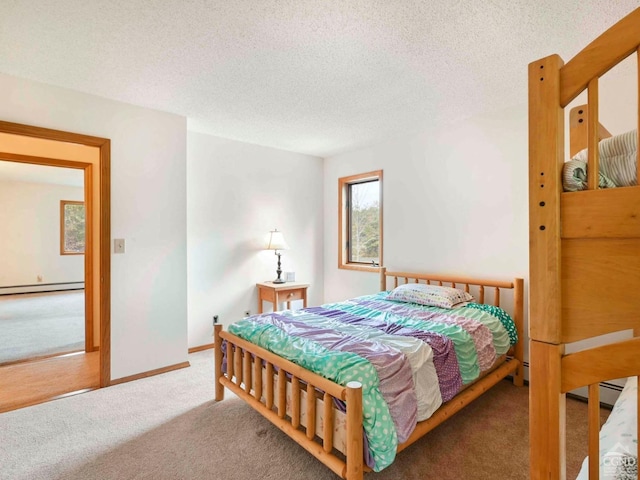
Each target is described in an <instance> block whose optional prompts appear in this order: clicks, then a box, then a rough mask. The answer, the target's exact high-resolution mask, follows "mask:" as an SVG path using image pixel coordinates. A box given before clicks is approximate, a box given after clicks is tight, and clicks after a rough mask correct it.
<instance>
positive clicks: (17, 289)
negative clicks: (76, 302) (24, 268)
mask: <svg viewBox="0 0 640 480" xmlns="http://www.w3.org/2000/svg"><path fill="white" fill-rule="evenodd" d="M82 289H84V282H83V281H82V282H58V283H34V284H33V285H13V286H8V287H0V295H16V294H21V293H45V292H59V291H64V290H82Z"/></svg>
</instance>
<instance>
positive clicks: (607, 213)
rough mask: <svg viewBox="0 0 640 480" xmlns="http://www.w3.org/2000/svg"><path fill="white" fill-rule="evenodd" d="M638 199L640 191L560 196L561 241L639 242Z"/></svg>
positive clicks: (624, 190) (629, 190)
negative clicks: (593, 239)
mask: <svg viewBox="0 0 640 480" xmlns="http://www.w3.org/2000/svg"><path fill="white" fill-rule="evenodd" d="M639 151H640V149H639ZM638 198H640V187H625V188H612V189H601V190H589V191H583V192H567V193H563V194H562V199H561V221H562V238H640V201H638Z"/></svg>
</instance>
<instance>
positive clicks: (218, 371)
mask: <svg viewBox="0 0 640 480" xmlns="http://www.w3.org/2000/svg"><path fill="white" fill-rule="evenodd" d="M221 331H222V325H221V324H219V323H218V324H216V325H214V326H213V338H214V341H213V355H214V362H215V392H216V402H220V401H222V400H224V385H222V384H221V383H220V377H221V376H222V338H220V332H221Z"/></svg>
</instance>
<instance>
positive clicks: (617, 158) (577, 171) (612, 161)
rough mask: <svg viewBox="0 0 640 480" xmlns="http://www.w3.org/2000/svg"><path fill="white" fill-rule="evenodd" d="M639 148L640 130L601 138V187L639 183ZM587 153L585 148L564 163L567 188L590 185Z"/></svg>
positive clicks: (627, 185) (569, 190) (573, 188)
mask: <svg viewBox="0 0 640 480" xmlns="http://www.w3.org/2000/svg"><path fill="white" fill-rule="evenodd" d="M637 151H638V131H637V130H632V131H630V132H627V133H623V134H621V135H616V136H613V137H610V138H605V139H604V140H602V141H600V143H599V144H598V152H599V155H600V172H599V186H600V188H613V187H629V186H631V185H637V184H638V180H637V178H638V173H637V171H636V170H637ZM587 155H588V151H587V149H586V148H585V149H584V150H582V151H580V152H578V153H577V154H576V155H575V156H574V157H573V158H572V159H571V160H569V161H568V162H566V163H565V164H564V169H563V174H562V180H563V186H564V191H565V192H576V191H578V190H586V189H587Z"/></svg>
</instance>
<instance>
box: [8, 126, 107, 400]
mask: <svg viewBox="0 0 640 480" xmlns="http://www.w3.org/2000/svg"><path fill="white" fill-rule="evenodd" d="M0 159H2V160H3V161H8V162H12V163H15V164H21V165H23V166H24V165H36V166H38V165H39V166H47V167H58V168H57V170H66V169H74V170H75V171H78V172H80V175H81V176H82V178H83V182H84V186H83V188H82V191H83V199H82V201H83V203H84V215H85V224H86V227H85V232H84V235H85V238H84V241H85V245H84V249H85V251H84V254H82V255H80V254H79V253H80V252H74V253H76V254H78V255H77V256H78V257H79V258H80V259H81V263H82V271H83V273H84V278H83V281H84V302H83V303H84V305H83V307H81V310H83V311H84V327H85V328H84V348H83V349H82V350H81V351H80V352H78V353H71V354H69V353H66V354H64V353H65V352H60V353H59V354H56V353H55V352H54V353H53V354H52V355H53V356H47V355H46V354H45V357H46V358H37V356H36V357H35V358H34V359H33V360H31V361H27V362H23V363H18V364H13V365H6V366H2V367H0V379H1V380H2V382H1V383H3V386H5V385H7V388H5V389H3V392H0V411H5V410H10V409H13V408H19V407H21V406H26V405H30V404H34V403H40V402H41V401H46V400H50V399H52V398H57V397H59V396H60V395H67V394H69V393H72V392H76V391H79V390H85V389H90V388H97V387H105V386H108V385H109V384H110V380H111V379H110V364H111V357H110V249H109V244H110V179H109V177H110V141H109V140H108V139H104V138H99V137H92V136H87V135H80V134H74V133H69V132H62V131H58V130H51V129H44V128H39V127H32V126H27V125H20V124H14V123H9V122H1V121H0ZM59 167H64V169H60V168H59ZM68 200H72V201H75V203H76V204H77V203H78V202H79V201H78V200H74V199H68ZM59 208H60V218H62V219H64V204H63V203H62V202H60V207H59ZM76 213H77V212H76ZM76 220H77V219H76ZM61 228H62V229H63V230H64V225H61ZM77 233H78V232H76V234H77ZM58 240H59V241H60V245H59V248H60V253H61V256H62V255H63V253H62V252H63V250H64V249H65V246H64V241H65V238H64V231H63V232H62V233H61V234H60V235H58V236H57V237H56V241H58ZM75 240H78V238H76V239H75ZM71 243H73V242H71ZM75 247H76V248H77V245H75ZM53 271H55V269H54V270H53ZM58 273H59V272H58ZM40 279H42V282H38V280H40ZM65 281H68V280H65ZM38 283H44V275H42V276H41V278H40V274H38V275H36V282H35V284H36V285H37V284H38ZM51 283H58V282H51ZM45 330H46V329H45ZM49 333H50V332H47V331H42V332H40V335H41V336H46V335H48V334H49ZM58 375H61V376H62V378H64V379H65V380H63V381H61V378H55V377H56V376H58ZM25 379H29V381H27V382H25ZM12 385H14V386H15V387H16V389H17V390H16V389H14V390H13V391H12Z"/></svg>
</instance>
